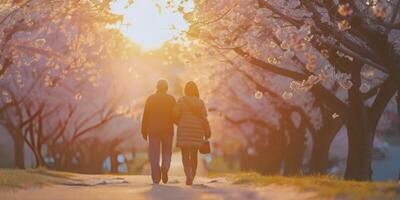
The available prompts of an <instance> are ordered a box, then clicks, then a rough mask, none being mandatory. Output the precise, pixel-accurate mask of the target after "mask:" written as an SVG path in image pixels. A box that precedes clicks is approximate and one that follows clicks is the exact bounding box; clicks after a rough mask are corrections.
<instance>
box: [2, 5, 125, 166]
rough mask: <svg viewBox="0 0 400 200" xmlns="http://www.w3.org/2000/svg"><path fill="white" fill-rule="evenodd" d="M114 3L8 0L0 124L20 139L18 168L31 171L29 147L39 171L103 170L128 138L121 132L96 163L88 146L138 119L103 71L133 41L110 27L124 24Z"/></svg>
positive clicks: (16, 144)
mask: <svg viewBox="0 0 400 200" xmlns="http://www.w3.org/2000/svg"><path fill="white" fill-rule="evenodd" d="M109 3H110V2H109V1H75V0H68V1H52V0H50V1H47V0H46V1H42V0H26V1H0V52H1V54H0V92H1V98H0V100H1V101H0V124H1V125H2V126H4V127H5V128H6V130H7V132H8V133H9V134H10V136H11V138H12V139H13V141H14V147H15V148H14V152H15V155H14V157H15V159H14V160H15V162H16V163H15V164H16V167H18V168H24V167H25V166H24V160H25V159H24V147H25V145H27V146H28V147H29V149H30V150H31V151H32V152H33V154H34V156H35V160H36V165H37V166H49V167H55V168H57V169H65V170H79V169H78V168H77V167H76V166H75V165H83V163H85V162H86V167H85V169H86V170H87V172H89V171H90V166H91V165H93V166H95V167H97V169H96V170H94V171H96V172H99V170H98V168H99V166H100V169H101V168H102V164H103V161H104V159H105V157H107V156H109V155H111V153H112V152H110V151H112V149H113V148H115V147H116V146H117V145H119V144H120V143H121V142H122V140H123V138H124V137H126V134H127V131H128V130H122V131H125V133H119V131H121V130H115V131H114V134H115V137H114V138H109V140H111V141H112V142H110V144H108V143H107V144H106V145H104V146H102V147H104V148H101V150H103V151H105V152H104V153H102V154H101V153H100V151H99V152H97V153H98V155H99V157H101V159H102V160H101V159H99V161H96V162H97V163H96V162H94V161H93V159H95V158H96V156H93V155H95V154H93V153H91V154H90V156H93V158H88V154H87V152H88V151H92V150H90V149H88V148H86V149H85V147H84V146H87V145H90V144H102V142H103V140H101V139H98V138H97V139H96V138H93V137H88V135H90V133H93V132H98V136H96V137H101V136H100V133H102V132H101V130H102V128H104V126H105V125H107V124H109V123H110V122H112V121H113V120H116V119H119V120H120V119H123V118H129V117H130V116H129V115H130V113H129V112H130V109H129V108H123V110H121V109H122V107H121V101H120V98H117V97H120V95H119V92H121V91H118V89H116V87H115V86H114V85H113V83H112V80H109V79H110V78H109V77H107V76H104V74H103V71H105V69H106V65H107V62H110V61H111V60H112V59H122V58H125V57H126V55H127V54H128V53H129V51H130V49H129V48H130V43H129V42H127V39H126V38H124V37H123V36H122V35H121V34H120V33H119V32H118V31H117V30H114V29H111V28H107V27H106V26H107V25H109V24H112V23H115V22H117V21H119V20H120V19H121V17H120V16H117V15H114V14H112V13H111V12H110V9H109ZM99 86H101V87H102V89H101V91H99V89H98V87H99ZM99 94H101V95H102V96H101V98H98V97H99V96H98V95H99ZM129 131H133V130H129ZM129 131H128V132H129ZM124 135H125V136H124ZM84 141H86V142H84ZM89 141H91V142H89ZM107 145H111V146H109V147H108V146H107ZM98 150H100V149H98ZM100 155H101V156H100ZM77 156H78V157H79V158H77ZM85 156H86V157H85ZM88 162H89V163H88ZM74 163H75V164H74ZM49 164H50V165H51V166H50V165H49ZM83 168H84V167H81V168H80V169H81V170H82V169H83Z"/></svg>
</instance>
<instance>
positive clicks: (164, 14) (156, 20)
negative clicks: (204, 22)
mask: <svg viewBox="0 0 400 200" xmlns="http://www.w3.org/2000/svg"><path fill="white" fill-rule="evenodd" d="M134 2H135V3H134V4H132V5H131V6H129V7H127V8H124V7H125V6H126V5H127V0H118V1H116V2H115V3H114V4H113V5H112V8H111V9H112V12H114V13H116V14H122V15H124V22H123V24H127V23H128V24H130V25H129V26H125V25H119V27H120V30H121V31H122V33H123V34H124V35H125V36H126V37H128V38H130V39H131V40H132V41H133V42H135V43H137V44H139V45H140V46H141V48H142V50H144V51H150V50H154V49H157V48H159V47H161V46H162V45H163V44H164V43H165V42H166V41H168V40H171V39H172V38H173V37H174V36H175V35H177V34H178V33H179V32H181V31H185V30H187V29H188V25H187V23H186V22H185V20H184V19H183V16H182V14H181V13H173V12H172V10H168V9H164V8H163V7H164V6H165V5H166V0H135V1H134ZM156 2H158V3H159V4H160V5H161V7H162V9H161V12H159V10H158V8H157V7H156ZM192 6H193V3H192V1H191V0H190V1H189V3H188V4H186V5H185V10H190V7H192ZM172 26H175V27H176V30H172V29H171V27H172Z"/></svg>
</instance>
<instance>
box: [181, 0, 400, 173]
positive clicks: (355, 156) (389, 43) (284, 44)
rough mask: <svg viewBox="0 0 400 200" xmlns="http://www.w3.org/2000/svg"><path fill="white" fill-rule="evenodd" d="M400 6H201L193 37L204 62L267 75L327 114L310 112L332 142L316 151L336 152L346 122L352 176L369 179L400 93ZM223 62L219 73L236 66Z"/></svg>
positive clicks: (277, 1) (193, 17) (281, 0)
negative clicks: (385, 118)
mask: <svg viewBox="0 0 400 200" xmlns="http://www.w3.org/2000/svg"><path fill="white" fill-rule="evenodd" d="M399 7H400V2H399V1H383V0H382V1H378V0H372V1H369V0H368V1H365V0H360V1H346V0H340V1H324V0H317V1H303V0H272V1H264V0H254V1H230V0H223V1H217V2H216V1H196V5H195V10H194V11H193V12H190V13H185V16H186V19H187V20H188V21H189V22H190V23H191V29H190V31H189V32H188V35H189V36H190V37H193V38H195V40H196V43H197V44H200V45H203V46H204V47H203V49H201V47H197V48H198V49H197V50H196V51H197V52H201V53H202V55H203V56H202V57H209V56H214V59H213V61H215V60H216V58H215V57H223V58H221V59H220V60H224V59H225V60H226V59H230V60H231V61H233V62H234V63H235V66H234V67H235V68H242V69H243V70H245V71H253V72H254V71H256V70H258V71H261V72H263V73H264V72H265V73H264V74H265V76H264V79H273V80H275V81H277V82H275V84H271V85H270V86H269V88H271V89H273V90H275V91H278V92H280V93H281V94H282V97H284V98H285V99H289V100H290V99H293V97H295V98H298V97H299V96H303V95H305V96H309V98H310V99H309V100H308V101H309V102H313V104H315V105H316V106H315V109H317V110H319V112H316V113H317V114H316V115H318V116H317V117H315V116H310V115H309V117H310V118H311V119H318V121H316V122H314V123H315V124H316V127H317V128H319V131H317V132H318V136H316V137H315V138H325V139H323V140H322V141H325V142H323V143H322V141H321V143H320V144H319V142H318V141H314V148H316V147H317V146H318V145H323V146H328V147H329V142H330V141H331V140H332V138H333V137H334V136H335V134H336V131H337V130H338V129H339V128H340V127H341V126H342V124H344V125H345V126H346V128H347V133H348V139H349V152H348V159H347V167H346V173H345V178H347V179H355V180H367V179H370V177H371V174H372V170H371V162H372V159H371V155H372V145H373V138H374V133H375V130H376V127H377V124H378V122H379V119H380V117H381V115H382V113H383V111H384V110H385V107H386V105H387V103H388V102H389V100H390V99H392V98H393V96H394V95H395V94H396V92H397V91H398V89H399V80H398V77H399V66H398V63H399V58H400V56H399V45H398V43H399V38H400V37H399V35H400V34H399V29H400V27H399V22H400V19H399V17H398V15H399ZM210 48H213V49H212V50H210ZM194 55H196V54H194ZM204 55H207V56H204ZM220 60H218V61H220ZM221 63H222V62H219V63H218V62H217V64H211V65H210V66H213V67H210V68H211V70H212V71H213V72H216V71H218V70H219V72H222V73H223V72H225V71H226V70H227V68H229V67H218V69H216V68H217V67H216V65H219V66H220V65H221ZM205 66H207V65H205ZM203 71H205V70H203ZM259 74H260V73H259ZM267 74H268V75H267ZM277 77H278V78H277ZM278 80H279V81H278ZM284 80H286V82H287V84H286V85H287V87H286V89H285V91H283V92H282V91H279V90H281V88H280V87H281V86H282V84H281V83H283V81H284ZM264 82H265V80H264ZM276 88H279V89H276ZM294 101H298V100H297V99H295V100H294ZM303 102H304V101H303ZM306 102H307V101H306ZM327 113H329V114H327ZM329 116H331V117H329ZM321 119H322V120H323V123H321V121H322V120H321ZM322 134H323V135H326V137H323V136H322ZM328 150H329V148H328ZM321 157H324V156H321ZM317 160H318V159H317Z"/></svg>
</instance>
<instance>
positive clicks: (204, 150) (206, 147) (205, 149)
mask: <svg viewBox="0 0 400 200" xmlns="http://www.w3.org/2000/svg"><path fill="white" fill-rule="evenodd" d="M199 152H200V153H201V154H209V153H211V144H210V141H208V140H204V142H203V144H202V145H201V146H200V148H199Z"/></svg>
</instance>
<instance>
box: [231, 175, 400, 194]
mask: <svg viewBox="0 0 400 200" xmlns="http://www.w3.org/2000/svg"><path fill="white" fill-rule="evenodd" d="M226 177H228V179H230V180H232V181H233V182H234V184H246V185H257V186H267V185H273V184H275V185H288V186H295V187H297V188H298V189H299V190H300V191H313V192H316V193H318V194H319V195H320V196H321V197H327V198H340V199H342V198H344V199H399V198H400V184H399V183H398V182H359V181H345V180H343V179H340V178H337V177H333V176H301V177H282V176H261V175H258V174H256V173H241V174H231V175H227V176H226Z"/></svg>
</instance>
